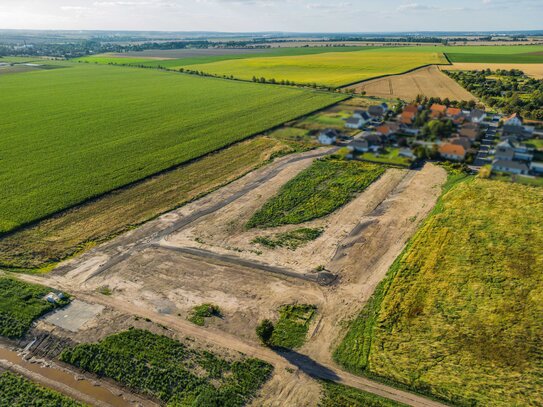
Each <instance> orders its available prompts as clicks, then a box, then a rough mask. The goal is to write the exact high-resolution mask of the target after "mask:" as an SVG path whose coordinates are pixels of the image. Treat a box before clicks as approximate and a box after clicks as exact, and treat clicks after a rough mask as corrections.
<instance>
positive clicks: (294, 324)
mask: <svg viewBox="0 0 543 407" xmlns="http://www.w3.org/2000/svg"><path fill="white" fill-rule="evenodd" d="M316 312H317V308H316V307H315V306H314V305H307V304H296V305H283V306H282V307H280V308H279V321H277V323H276V324H275V328H274V330H273V335H272V337H271V341H270V344H271V345H272V346H278V347H281V348H287V349H295V348H299V347H300V346H302V345H303V344H304V343H305V338H306V335H307V331H308V329H309V324H310V323H311V320H312V319H313V317H314V316H315V313H316Z"/></svg>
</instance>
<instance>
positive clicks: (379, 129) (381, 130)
mask: <svg viewBox="0 0 543 407" xmlns="http://www.w3.org/2000/svg"><path fill="white" fill-rule="evenodd" d="M375 131H376V132H377V133H381V134H384V135H388V134H389V133H390V132H391V131H392V130H391V129H390V127H389V126H387V125H386V124H383V125H382V126H379V127H377V128H376V129H375Z"/></svg>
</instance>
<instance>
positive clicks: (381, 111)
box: [368, 103, 388, 117]
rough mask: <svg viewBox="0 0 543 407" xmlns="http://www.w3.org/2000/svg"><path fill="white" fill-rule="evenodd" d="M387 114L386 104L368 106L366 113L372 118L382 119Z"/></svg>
mask: <svg viewBox="0 0 543 407" xmlns="http://www.w3.org/2000/svg"><path fill="white" fill-rule="evenodd" d="M387 112H388V105H387V104H386V103H381V104H380V105H374V106H370V107H369V108H368V113H369V114H370V115H372V116H374V117H383V116H384V115H385V114H386V113H387Z"/></svg>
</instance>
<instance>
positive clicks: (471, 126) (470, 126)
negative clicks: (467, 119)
mask: <svg viewBox="0 0 543 407" xmlns="http://www.w3.org/2000/svg"><path fill="white" fill-rule="evenodd" d="M459 134H460V136H461V137H467V138H468V139H470V141H472V142H473V141H476V140H477V139H478V138H479V135H480V134H481V128H480V127H479V125H478V124H477V123H466V124H464V125H463V126H462V127H461V128H460V131H459Z"/></svg>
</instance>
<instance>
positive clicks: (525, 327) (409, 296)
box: [336, 179, 543, 406]
mask: <svg viewBox="0 0 543 407" xmlns="http://www.w3.org/2000/svg"><path fill="white" fill-rule="evenodd" d="M452 185H453V184H452V183H451V184H449V186H452ZM473 208H477V210H473ZM542 210H543V198H542V196H541V193H540V192H539V190H538V189H537V188H532V187H527V186H522V185H514V184H510V183H504V182H499V181H488V180H480V179H478V180H470V181H466V182H463V183H460V184H457V185H456V186H452V189H450V190H449V191H448V192H446V193H445V194H444V196H443V197H442V199H441V202H440V203H439V204H438V206H437V207H436V209H435V211H434V214H433V215H432V216H431V217H430V218H429V219H428V220H427V221H426V223H425V224H424V225H423V226H422V228H421V229H420V230H419V232H417V234H416V235H415V237H414V238H413V239H412V241H411V242H410V244H409V245H408V247H407V248H406V250H405V251H404V253H403V254H402V255H400V257H399V258H398V259H397V260H396V262H395V263H394V265H393V266H392V267H391V269H390V271H389V273H388V275H387V278H386V279H385V280H384V281H383V282H382V283H381V285H380V286H379V287H378V288H377V290H376V292H375V294H374V296H373V297H372V299H371V300H370V302H369V303H368V305H367V306H366V308H365V309H364V310H363V311H362V313H361V314H360V315H359V317H358V318H357V319H356V320H355V321H354V323H353V325H352V326H351V330H350V331H349V333H348V334H347V336H346V338H345V339H344V341H343V343H342V344H341V346H340V347H339V349H338V351H337V352H336V357H337V359H338V361H340V362H341V363H342V364H343V365H344V366H346V367H348V368H349V369H351V370H354V371H358V372H361V373H364V374H370V375H377V376H380V377H384V378H386V379H388V380H393V381H396V382H399V383H401V384H403V385H405V386H408V387H410V388H412V389H415V390H418V391H420V392H423V393H426V394H431V395H433V396H436V397H440V398H442V399H444V400H447V401H449V402H452V403H454V404H459V405H467V404H492V405H503V406H508V405H527V404H530V403H533V402H535V403H539V402H541V397H540V396H539V395H541V394H542V388H541V381H540V380H538V378H540V377H541V375H542V374H543V372H542V370H541V363H540V361H541V352H540V351H539V349H541V346H542V345H543V344H542V341H541V335H539V332H540V331H541V329H542V322H541V315H542V313H543V308H542V306H541V304H543V302H542V301H541V292H542V288H543V279H542V277H541V273H540V270H541V269H542V268H543V256H542V255H541V251H540V250H539V248H540V247H541V246H542V245H543V234H542V233H541V231H543V224H542V222H541V216H540V213H541V211H542ZM511 349H514V350H515V351H514V352H513V353H512V352H511ZM497 400H500V402H497Z"/></svg>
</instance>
